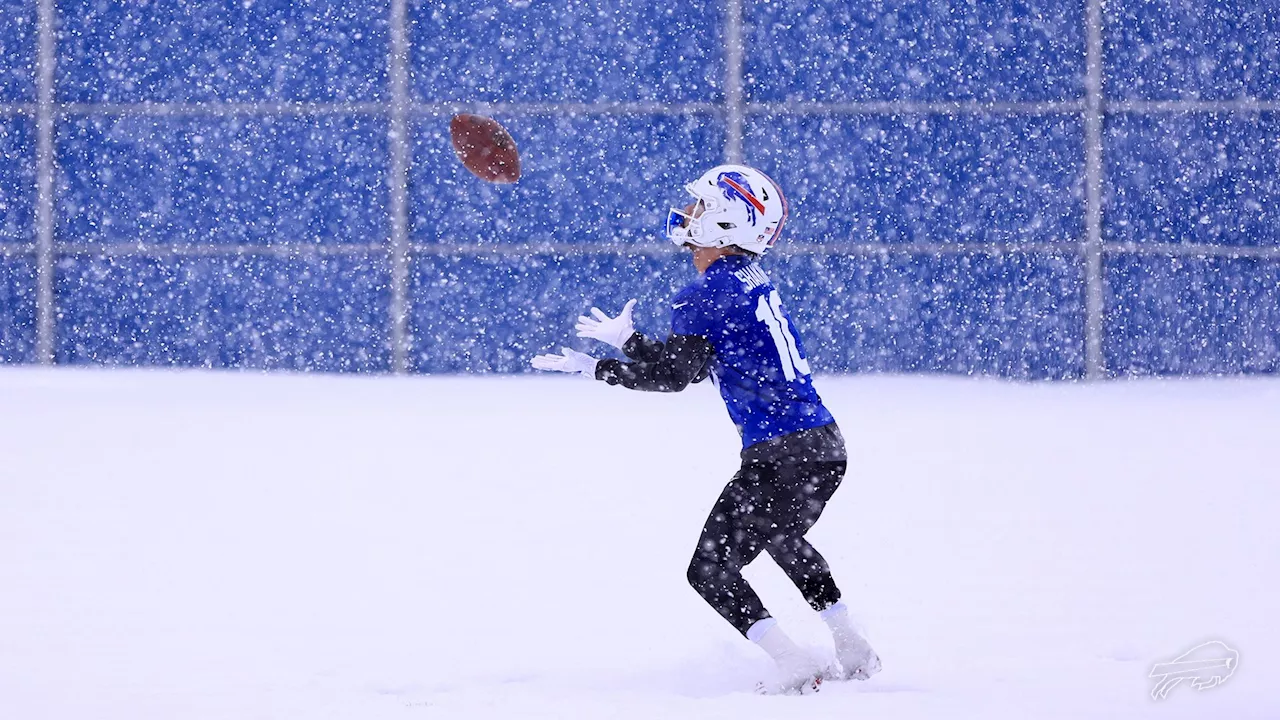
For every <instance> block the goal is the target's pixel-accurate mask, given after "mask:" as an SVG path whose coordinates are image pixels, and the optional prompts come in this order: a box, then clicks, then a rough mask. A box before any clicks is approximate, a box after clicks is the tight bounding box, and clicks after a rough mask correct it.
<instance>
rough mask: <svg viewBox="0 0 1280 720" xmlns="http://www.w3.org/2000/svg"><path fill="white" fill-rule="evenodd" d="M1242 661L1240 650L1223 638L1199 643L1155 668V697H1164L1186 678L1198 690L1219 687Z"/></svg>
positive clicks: (1160, 698) (1153, 691)
mask: <svg viewBox="0 0 1280 720" xmlns="http://www.w3.org/2000/svg"><path fill="white" fill-rule="evenodd" d="M1239 665H1240V653H1238V652H1236V651H1235V650H1232V649H1231V648H1229V647H1227V644H1226V643H1224V642H1222V641H1220V640H1210V641H1209V642H1207V643H1204V644H1201V645H1197V646H1195V647H1193V648H1191V649H1190V650H1188V651H1186V652H1184V653H1182V654H1181V655H1179V656H1178V657H1176V658H1174V659H1173V660H1170V661H1169V662H1165V663H1157V664H1156V666H1155V667H1153V668H1151V674H1150V675H1148V677H1150V678H1155V679H1156V686H1155V687H1154V688H1152V689H1151V699H1152V700H1164V699H1165V698H1166V697H1168V696H1169V691H1170V690H1173V689H1174V688H1175V687H1177V686H1178V684H1179V683H1181V682H1182V681H1183V680H1189V681H1190V684H1191V687H1193V688H1195V689H1196V690H1208V689H1210V688H1215V687H1218V686H1219V685H1221V684H1223V683H1225V682H1226V681H1227V678H1229V677H1231V675H1232V674H1233V673H1235V671H1236V667H1238V666H1239Z"/></svg>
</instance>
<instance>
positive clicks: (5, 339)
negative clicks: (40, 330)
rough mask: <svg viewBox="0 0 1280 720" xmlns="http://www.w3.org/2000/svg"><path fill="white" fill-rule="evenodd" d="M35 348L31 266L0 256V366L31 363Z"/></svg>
mask: <svg viewBox="0 0 1280 720" xmlns="http://www.w3.org/2000/svg"><path fill="white" fill-rule="evenodd" d="M35 346H36V268H35V262H34V261H33V260H32V259H31V258H27V257H6V256H4V255H0V362H5V363H19V362H31V361H33V360H34V359H35Z"/></svg>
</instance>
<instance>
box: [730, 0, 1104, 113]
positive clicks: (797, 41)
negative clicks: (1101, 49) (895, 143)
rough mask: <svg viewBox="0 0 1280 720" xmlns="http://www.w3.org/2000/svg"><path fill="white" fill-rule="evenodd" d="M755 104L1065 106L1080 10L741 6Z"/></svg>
mask: <svg viewBox="0 0 1280 720" xmlns="http://www.w3.org/2000/svg"><path fill="white" fill-rule="evenodd" d="M743 5H744V7H745V9H746V22H747V26H748V27H749V28H750V31H749V34H748V36H747V37H748V42H747V48H748V52H747V53H746V73H747V76H746V79H747V85H746V91H747V97H748V98H749V99H751V100H756V101H773V102H778V101H789V100H810V101H836V102H841V101H843V102H851V101H865V100H917V101H929V100H980V101H998V102H1015V101H1042V100H1074V99H1078V98H1080V97H1082V96H1083V95H1084V84H1083V78H1084V55H1085V53H1084V3H1083V2H1065V3H1064V2H1056V1H1054V0H1021V1H1019V2H1007V1H1006V0H976V1H972V0H969V1H966V0H905V1H904V2H893V3H889V2H883V0H874V1H872V2H856V3H855V2H825V3H813V2H809V1H808V0H772V1H771V2H747V3H743Z"/></svg>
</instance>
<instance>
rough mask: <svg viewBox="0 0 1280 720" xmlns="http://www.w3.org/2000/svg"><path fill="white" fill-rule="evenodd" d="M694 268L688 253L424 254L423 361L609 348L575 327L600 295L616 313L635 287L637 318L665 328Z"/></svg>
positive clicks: (468, 366) (490, 363)
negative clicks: (674, 299) (677, 294)
mask: <svg viewBox="0 0 1280 720" xmlns="http://www.w3.org/2000/svg"><path fill="white" fill-rule="evenodd" d="M694 277H695V272H694V270H693V267H692V265H691V264H690V263H689V260H688V258H687V256H685V255H684V254H678V255H677V254H663V255H660V256H656V257H645V256H641V255H579V256H568V257H563V256H553V255H537V256H531V257H516V256H502V255H480V256H462V257H459V256H436V255H429V256H423V257H419V258H417V259H415V261H414V264H413V274H412V283H413V288H412V295H411V297H412V304H413V310H412V318H411V320H412V327H413V335H414V349H413V355H414V356H413V360H414V369H415V370H416V371H418V372H522V371H525V370H528V369H529V358H530V357H532V356H533V355H536V354H538V353H542V352H548V351H551V352H555V351H558V349H559V348H560V347H561V346H562V345H571V346H573V347H576V348H578V349H580V350H584V351H588V352H593V353H595V354H596V355H597V356H598V357H603V355H601V352H602V350H607V348H602V347H601V346H600V345H599V343H594V342H593V341H588V340H579V339H577V338H576V337H574V330H573V326H574V323H575V321H576V320H577V318H578V316H579V315H581V314H583V313H584V312H585V311H586V310H588V309H589V308H590V307H591V306H592V305H597V306H599V307H600V308H602V309H607V310H608V311H609V312H610V314H616V313H617V311H618V310H620V309H621V307H622V305H623V303H625V302H626V301H627V300H629V299H630V298H633V297H634V298H641V302H640V304H639V305H638V306H637V307H636V311H635V319H636V325H637V327H639V328H641V329H642V330H644V331H645V332H648V333H649V334H650V335H654V336H660V337H666V335H667V333H668V332H670V329H671V317H670V310H669V307H670V299H671V296H672V295H674V293H675V291H676V290H678V289H679V288H681V287H683V286H684V285H685V284H687V283H688V282H690V281H691V280H692V279H693V278H694Z"/></svg>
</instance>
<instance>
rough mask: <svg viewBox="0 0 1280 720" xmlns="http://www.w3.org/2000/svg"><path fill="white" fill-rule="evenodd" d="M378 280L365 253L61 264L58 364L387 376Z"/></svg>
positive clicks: (381, 273)
mask: <svg viewBox="0 0 1280 720" xmlns="http://www.w3.org/2000/svg"><path fill="white" fill-rule="evenodd" d="M387 282H388V270H387V268H386V262H385V260H381V259H378V260H371V259H368V258H351V257H320V258H290V259H283V258H273V257H251V258H235V257H229V258H228V257H201V258H184V259H178V258H167V259H156V258H141V257H121V258H115V259H106V258H95V257H76V258H67V259H64V260H62V261H61V262H60V263H59V267H58V274H57V293H58V312H59V313H60V316H61V319H60V321H59V325H58V349H57V354H58V361H59V362H66V363H72V364H106V365H179V366H194V367H246V368H264V369H283V370H323V371H332V372H360V371H377V370H386V369H387V368H388V366H389V359H388V353H387V343H386V336H387V306H388V303H389V299H388V298H389V295H388V291H387Z"/></svg>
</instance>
